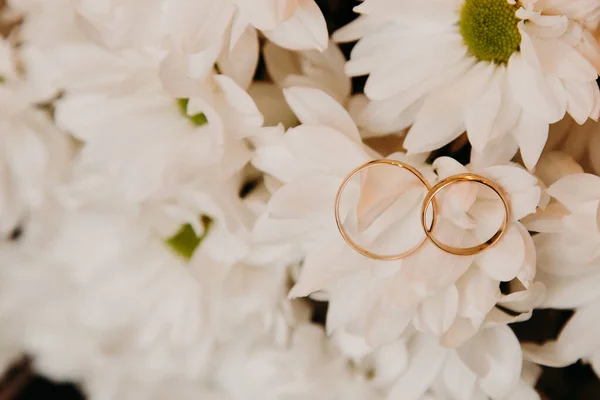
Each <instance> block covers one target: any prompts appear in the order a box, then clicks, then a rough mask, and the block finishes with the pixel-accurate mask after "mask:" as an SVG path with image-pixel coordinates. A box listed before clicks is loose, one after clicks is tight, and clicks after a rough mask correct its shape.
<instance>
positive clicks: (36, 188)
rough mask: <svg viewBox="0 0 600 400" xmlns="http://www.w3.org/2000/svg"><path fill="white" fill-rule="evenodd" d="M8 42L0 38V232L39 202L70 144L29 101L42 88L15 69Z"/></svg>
mask: <svg viewBox="0 0 600 400" xmlns="http://www.w3.org/2000/svg"><path fill="white" fill-rule="evenodd" d="M15 57H16V55H15V53H14V51H13V48H12V46H11V45H10V43H9V42H8V41H6V40H4V39H2V40H0V80H1V82H0V131H1V132H2V135H0V149H2V150H1V152H2V157H1V158H0V188H1V189H0V193H1V194H0V235H2V236H4V235H6V234H7V233H8V232H10V231H12V230H13V229H15V228H16V227H17V225H18V224H19V222H21V220H22V219H24V218H26V217H27V214H29V213H34V212H36V211H39V210H41V209H43V208H44V207H45V204H46V202H47V201H48V199H49V198H51V197H53V194H52V192H53V190H54V187H55V186H56V185H57V184H59V183H60V182H61V181H62V180H63V179H64V177H65V175H66V174H67V171H68V166H69V162H70V160H71V156H72V153H71V143H70V141H69V139H68V137H67V135H65V134H63V133H62V132H60V131H59V130H58V129H57V128H56V126H55V125H54V124H53V123H52V122H51V121H50V118H49V116H48V114H47V113H46V112H44V111H42V110H40V109H38V108H36V105H35V103H37V102H39V101H41V100H43V99H44V98H45V95H46V92H45V90H44V89H43V88H40V87H38V86H36V85H35V82H30V81H28V80H26V79H24V78H23V77H22V76H21V75H20V74H19V73H18V71H17V68H16V60H15Z"/></svg>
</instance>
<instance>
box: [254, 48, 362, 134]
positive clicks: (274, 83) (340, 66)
mask: <svg viewBox="0 0 600 400" xmlns="http://www.w3.org/2000/svg"><path fill="white" fill-rule="evenodd" d="M263 54H264V59H265V65H266V69H267V72H268V74H269V77H270V79H271V81H257V82H253V83H252V85H251V86H250V88H249V89H248V93H249V94H250V95H251V96H252V98H253V99H254V101H255V102H256V104H257V106H258V108H259V110H260V111H261V113H262V114H263V115H264V116H265V125H270V126H275V125H277V124H279V123H282V124H283V125H284V126H285V127H286V128H287V127H292V126H295V125H297V124H298V119H297V118H296V116H295V115H294V114H293V112H292V110H290V108H289V106H288V105H287V103H286V102H285V99H284V97H283V93H282V92H281V89H283V88H288V87H292V86H305V87H314V88H317V89H321V90H323V91H325V92H326V93H328V94H329V95H330V96H332V97H334V98H335V99H336V100H337V101H338V102H339V103H341V104H346V102H347V100H348V98H349V97H350V90H351V82H350V78H348V77H347V76H345V75H344V65H345V63H346V58H345V57H344V55H343V54H342V52H341V51H340V49H339V48H338V46H337V45H336V44H335V43H329V46H328V47H327V49H326V50H325V51H317V50H305V51H291V50H287V49H284V48H281V47H279V46H277V45H275V44H273V43H272V42H267V43H266V44H265V46H264V47H263Z"/></svg>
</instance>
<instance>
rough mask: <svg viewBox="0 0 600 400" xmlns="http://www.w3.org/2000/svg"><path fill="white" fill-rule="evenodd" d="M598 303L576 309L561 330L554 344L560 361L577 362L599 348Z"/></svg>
mask: <svg viewBox="0 0 600 400" xmlns="http://www.w3.org/2000/svg"><path fill="white" fill-rule="evenodd" d="M598 315H600V301H599V300H596V301H595V302H593V303H591V304H589V305H587V306H584V307H582V308H580V309H578V310H577V311H576V312H575V314H574V315H573V316H572V317H571V319H570V320H569V322H567V325H566V326H565V327H564V328H563V330H562V332H561V333H560V335H559V337H558V339H557V342H556V351H557V353H558V355H559V358H560V359H563V360H577V359H579V358H582V357H585V356H588V355H589V354H591V353H592V352H593V351H595V350H597V349H598V348H600V343H599V341H598V338H599V337H600V323H599V321H598Z"/></svg>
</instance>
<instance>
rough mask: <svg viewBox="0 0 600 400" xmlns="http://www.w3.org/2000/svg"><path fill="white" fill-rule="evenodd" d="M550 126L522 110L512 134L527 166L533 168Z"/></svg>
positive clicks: (546, 138)
mask: <svg viewBox="0 0 600 400" xmlns="http://www.w3.org/2000/svg"><path fill="white" fill-rule="evenodd" d="M549 129H550V126H549V125H548V123H547V122H545V121H543V120H541V119H539V118H538V117H536V116H535V115H533V114H530V113H529V112H522V113H521V117H520V118H519V121H518V122H517V125H516V126H515V127H514V128H513V131H512V135H513V137H514V138H515V140H516V141H517V143H518V144H519V148H520V149H521V157H523V162H524V163H525V166H526V167H527V168H528V169H529V170H532V169H533V168H534V167H535V164H537V162H538V159H539V158H540V155H541V154H542V150H543V149H544V146H545V144H546V141H547V140H548V131H549Z"/></svg>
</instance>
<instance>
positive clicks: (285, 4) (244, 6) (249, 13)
mask: <svg viewBox="0 0 600 400" xmlns="http://www.w3.org/2000/svg"><path fill="white" fill-rule="evenodd" d="M235 3H236V4H237V6H238V7H239V10H240V12H241V13H242V14H243V15H244V17H245V18H246V19H247V20H248V21H250V23H251V24H252V25H254V26H255V27H256V28H258V29H262V30H267V29H275V27H277V25H279V24H280V23H281V22H283V21H286V20H288V19H289V18H290V17H291V16H292V15H293V14H294V11H295V10H296V7H297V6H298V1H290V0H236V1H235Z"/></svg>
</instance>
